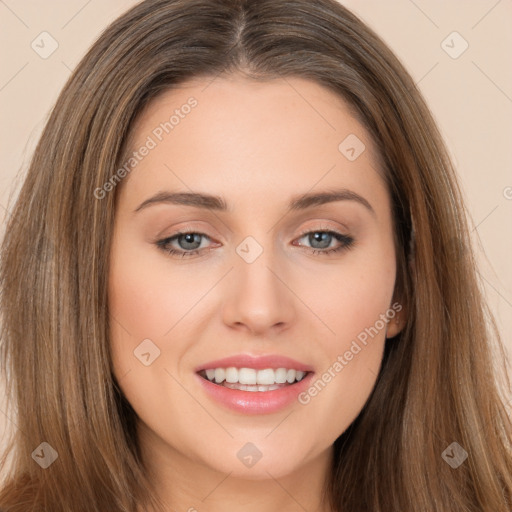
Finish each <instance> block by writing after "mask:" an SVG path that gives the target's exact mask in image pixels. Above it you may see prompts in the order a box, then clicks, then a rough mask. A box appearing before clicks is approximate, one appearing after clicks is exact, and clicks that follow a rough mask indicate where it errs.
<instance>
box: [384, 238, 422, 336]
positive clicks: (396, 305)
mask: <svg viewBox="0 0 512 512" xmlns="http://www.w3.org/2000/svg"><path fill="white" fill-rule="evenodd" d="M407 263H408V265H409V269H410V271H411V273H412V275H414V273H415V270H416V265H415V263H414V246H412V254H410V255H409V258H408V261H407ZM389 312H390V315H389V321H388V325H387V327H386V338H394V337H395V336H396V335H397V334H400V333H401V332H402V330H403V329H404V328H405V326H406V325H407V319H408V317H409V312H408V305H407V304H406V301H405V300H404V299H403V298H402V297H401V296H398V295H397V293H396V289H395V293H394V294H393V300H392V301H391V307H390V309H389ZM393 312H394V313H395V314H394V316H393V317H391V314H392V313H393Z"/></svg>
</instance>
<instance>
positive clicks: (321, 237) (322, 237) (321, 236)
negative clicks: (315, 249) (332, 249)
mask: <svg viewBox="0 0 512 512" xmlns="http://www.w3.org/2000/svg"><path fill="white" fill-rule="evenodd" d="M331 237H332V235H330V234H329V233H325V232H320V231H317V232H316V233H313V238H314V239H315V241H316V242H322V245H321V247H319V248H320V249H325V248H326V247H329V245H330V242H331V240H330V239H331ZM326 241H327V243H325V242H326ZM312 245H313V244H312Z"/></svg>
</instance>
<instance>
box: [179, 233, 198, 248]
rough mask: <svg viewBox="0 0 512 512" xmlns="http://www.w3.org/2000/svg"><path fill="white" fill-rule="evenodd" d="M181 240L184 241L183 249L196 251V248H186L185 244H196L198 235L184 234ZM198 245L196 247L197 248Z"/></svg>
mask: <svg viewBox="0 0 512 512" xmlns="http://www.w3.org/2000/svg"><path fill="white" fill-rule="evenodd" d="M183 238H184V239H185V242H184V244H183V245H184V247H183V249H197V247H187V244H192V245H194V243H196V244H197V243H198V239H199V238H200V237H199V235H198V234H196V233H186V234H185V235H183ZM199 245H201V241H200V240H199ZM199 245H198V247H199Z"/></svg>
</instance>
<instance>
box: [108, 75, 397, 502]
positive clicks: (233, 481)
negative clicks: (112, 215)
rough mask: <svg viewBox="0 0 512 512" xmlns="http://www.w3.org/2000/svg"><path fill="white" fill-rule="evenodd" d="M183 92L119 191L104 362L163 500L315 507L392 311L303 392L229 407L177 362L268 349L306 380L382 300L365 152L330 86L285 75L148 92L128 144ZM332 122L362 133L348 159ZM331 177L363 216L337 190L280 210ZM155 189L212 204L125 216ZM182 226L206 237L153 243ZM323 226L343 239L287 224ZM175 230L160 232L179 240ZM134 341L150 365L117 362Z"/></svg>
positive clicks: (386, 210)
mask: <svg viewBox="0 0 512 512" xmlns="http://www.w3.org/2000/svg"><path fill="white" fill-rule="evenodd" d="M191 96H193V97H194V98H195V99H196V100H197V102H198V104H197V106H196V107H195V108H194V109H192V110H191V112H190V113H189V114H188V115H187V116H185V117H184V118H183V119H180V122H179V124H178V125H177V126H175V127H174V129H173V130H172V132H170V133H169V134H167V135H165V136H164V137H163V139H162V141H161V142H158V144H157V146H156V147H155V148H154V149H152V150H151V151H150V152H149V154H148V155H147V156H145V157H144V158H143V159H142V160H141V161H140V162H139V163H138V164H137V165H136V166H135V167H134V169H133V170H132V171H131V173H130V174H129V175H128V177H126V178H125V179H124V181H123V182H122V184H121V185H120V189H119V190H118V193H119V196H118V202H117V210H116V221H115V230H114V240H113V244H112V249H111V268H110V275H109V305H110V312H111V315H112V317H113V322H112V333H111V334H112V354H113V363H114V373H115V375H116V377H117V379H118V382H119V384H120V387H121V389H122V390H123V392H124V394H125V395H126V397H127V399H128V401H129V402H130V403H131V405H132V406H133V408H134V410H135V411H136V413H137V415H138V418H139V425H138V427H139V438H140V443H141V447H142V453H143V456H144V459H145V461H146V463H147V465H148V467H149V470H150V472H151V475H152V477H153V481H154V482H155V486H156V488H157V489H158V493H159V495H160V496H161V497H162V498H163V499H164V500H165V502H166V503H167V504H168V505H169V510H180V511H182V510H183V511H185V510H194V509H196V510H200V511H208V512H220V511H225V510H235V509H241V510H244V511H247V512H253V511H254V512H256V511H258V512H261V511H262V510H265V511H268V512H272V511H275V512H277V511H290V512H291V511H302V510H304V509H306V510H309V511H327V510H329V508H328V507H327V505H326V504H323V503H322V502H321V491H322V485H323V483H324V482H325V479H326V478H327V475H328V474H329V470H330V462H331V457H332V444H333V442H334V441H335V439H336V438H337V437H338V436H339V435H340V434H341V433H343V432H344V431H345V429H346V428H347V427H348V426H349V425H350V424H351V423H352V422H353V420H354V419H355V418H356V417H357V415H358V414H359V412H360V411H361V409H362V408H363V406H364V404H365V402H366V400H367V399H368V397H369V395H370V393H371V391H372V389H373V387H374V384H375V381H376V377H377V375H378V372H379V369H380V365H381V361H382V355H383V349H384V344H385V343H386V338H392V337H393V336H395V335H396V334H397V333H398V332H399V330H400V329H401V327H402V326H403V321H404V320H405V319H404V318H403V317H404V313H405V310H403V311H402V313H401V316H400V322H399V323H396V322H395V320H393V321H390V322H389V323H387V324H386V325H385V327H384V328H383V329H381V330H379V332H378V335H375V336H374V337H373V338H370V339H369V343H368V344H367V345H366V346H365V347H364V348H363V349H362V350H361V351H360V352H359V353H358V354H357V355H356V356H354V357H353V359H352V360H351V361H350V362H348V363H347V364H346V366H344V368H343V370H342V371H339V372H338V373H336V376H335V378H332V380H331V382H329V383H328V384H327V385H326V386H325V387H324V389H323V390H322V391H321V392H320V393H318V394H317V396H315V397H313V398H311V400H310V401H309V403H307V405H302V404H300V403H298V402H293V404H292V405H291V406H289V407H287V408H286V409H284V410H281V411H279V412H276V413H268V414H260V415H247V414H243V413H239V412H235V411H232V410H229V409H227V408H225V407H223V406H222V405H219V404H218V403H216V402H214V401H213V400H212V399H211V398H210V397H209V396H207V395H206V394H205V392H204V391H203V390H202V388H201V386H199V384H198V383H197V382H196V379H195V375H194V368H196V367H197V366H198V365H200V364H202V363H205V362H208V361H211V360H214V359H218V358H222V357H226V356H230V355H234V354H240V353H247V354H251V355H262V354H280V355H285V356H289V357H292V358H294V359H297V360H299V361H301V362H303V363H306V364H310V365H312V366H313V368H314V370H315V373H316V374H317V375H316V376H321V375H322V373H323V372H324V371H326V370H327V369H328V368H329V367H332V366H333V363H334V362H335V361H336V360H337V358H338V356H339V355H343V354H344V353H345V352H346V351H347V350H348V349H349V348H350V346H351V343H352V342H353V340H355V339H356V337H357V336H358V334H360V333H361V332H362V331H364V329H365V328H369V327H370V326H374V325H375V324H376V321H377V320H378V319H379V317H380V315H383V314H385V312H386V311H387V310H389V309H390V308H391V305H392V303H394V297H393V293H394V285H395V277H396V265H395V248H394V244H393V228H392V218H391V206H390V197H389V193H388V191H387V189H386V186H385V183H384V180H383V178H382V176H381V174H380V170H379V162H378V156H377V154H376V151H375V149H374V146H373V144H372V141H371V140H370V138H369V136H368V134H367V132H366V130H365V129H364V128H363V126H362V125H361V124H360V123H359V122H358V121H357V120H356V119H355V117H354V116H353V115H352V114H351V111H350V109H349V107H348V106H347V104H346V103H345V102H344V101H343V100H342V99H340V98H339V97H338V96H336V95H335V94H334V93H332V92H330V91H329V90H327V89H325V88H323V87H322V86H320V85H317V84H316V83H314V82H311V81H308V80H305V79H299V78H293V79H292V78H287V79H286V80H282V79H276V80H272V81H267V82H264V83H257V82H255V81H250V80H248V79H246V78H243V77H241V76H238V75H230V76H223V77H217V78H216V79H215V80H213V81H212V79H211V78H210V79H202V80H196V81H194V82H188V83H187V84H184V85H182V86H180V88H179V89H175V90H173V91H169V92H166V93H164V94H163V95H162V96H160V97H159V98H157V99H156V100H154V101H153V102H152V103H151V104H150V105H149V107H148V108H147V109H146V110H145V112H144V113H143V115H142V116H141V117H140V118H139V120H138V122H137V123H136V125H135V126H134V129H133V131H132V137H131V147H132V148H133V149H134V150H135V149H137V148H140V146H142V145H143V144H144V142H145V141H146V140H147V137H148V135H151V134H152V132H153V130H154V129H155V127H157V126H158V125H159V124H160V123H161V122H163V121H165V120H167V119H168V118H169V116H170V113H172V112H173V111H174V110H175V109H176V108H180V106H181V105H183V104H185V103H186V102H187V100H188V99H189V98H190V97H191ZM349 134H356V135H357V137H358V138H359V139H360V140H361V141H363V142H364V144H365V146H366V149H365V151H363V153H362V154H361V155H360V156H359V157H358V158H357V159H356V160H355V161H349V160H348V159H347V158H346V157H345V156H344V155H343V154H342V153H341V152H340V151H339V149H338V146H339V144H340V142H341V141H343V140H344V139H345V137H347V135H349ZM153 138H155V137H153ZM155 140H156V139H155ZM331 188H346V189H349V190H351V191H353V192H356V193H357V194H359V195H361V196H362V197H364V198H365V199H366V200H367V201H368V202H369V203H370V205H371V207H372V208H373V210H374V213H372V212H370V211H369V210H368V209H367V208H366V207H365V206H363V205H362V204H360V203H359V202H357V201H354V200H343V201H337V202H332V203H328V204H324V205H321V206H314V207H312V208H309V209H307V210H304V211H292V212H287V208H286V207H287V204H288V202H289V200H290V199H291V198H292V197H293V196H296V195H300V194H304V193H308V192H319V191H324V190H328V189H331ZM161 191H172V192H190V191H197V192H202V193H209V194H215V195H219V196H222V197H223V198H224V200H225V201H226V202H227V204H228V206H229V210H228V211H227V212H219V211H214V210H208V209H200V208H197V207H192V206H184V205H173V204H165V203H159V204H153V205H151V206H148V207H146V208H143V209H142V210H140V211H139V212H136V213H134V210H136V209H137V207H138V206H139V205H140V204H141V203H142V202H143V201H145V200H146V199H148V198H149V197H151V196H153V195H155V194H156V193H157V192H161ZM185 228H188V229H190V230H193V232H196V233H202V234H205V235H206V236H205V237H203V238H201V237H199V241H198V243H197V244H196V246H195V247H197V245H199V242H200V243H201V245H200V249H199V250H200V251H202V252H201V253H200V254H199V255H193V256H188V257H187V256H186V257H183V258H181V257H179V256H171V255H169V254H168V253H166V252H165V251H164V250H163V249H161V248H159V247H158V246H157V245H156V244H155V242H156V241H157V240H161V239H165V238H169V237H171V236H173V235H174V234H175V233H176V232H177V231H179V230H180V229H185ZM326 230H333V231H335V232H339V233H341V234H345V235H349V236H351V237H353V239H354V240H355V241H354V245H353V246H352V247H350V248H349V249H345V250H341V251H339V252H335V253H331V254H318V253H317V254H313V253H312V251H313V250H315V249H316V251H317V252H320V251H322V250H323V251H326V250H327V249H326V248H325V247H326V245H328V248H329V249H330V248H335V247H339V246H341V245H343V244H342V243H341V242H338V241H337V240H336V239H335V238H333V237H332V238H328V239H327V242H325V244H324V245H322V244H321V242H319V241H318V240H315V238H313V236H312V235H311V236H308V235H303V234H302V233H303V232H313V233H314V232H317V231H320V232H325V231H326ZM247 236H252V237H253V238H254V239H255V240H256V241H257V242H258V244H259V245H260V246H261V247H262V249H263V252H262V254H261V255H260V256H259V257H258V258H257V259H256V260H255V261H254V262H252V263H247V262H246V261H245V260H244V259H242V258H241V257H240V256H239V255H238V254H237V252H236V248H237V247H238V246H239V245H240V243H241V242H242V241H243V240H244V239H245V238H246V237H247ZM329 240H330V244H329ZM188 242H189V244H188V245H187V240H185V239H184V238H183V237H182V238H181V239H175V240H174V241H173V242H172V243H171V245H172V247H173V248H174V249H176V250H178V251H179V250H181V251H182V252H186V251H189V252H191V250H192V249H190V248H189V247H190V240H188ZM209 249H210V250H209ZM144 339H150V340H152V342H153V343H154V344H155V345H156V346H157V347H158V349H159V350H160V356H159V357H158V358H156V359H155V360H154V362H152V363H151V364H150V365H149V366H145V365H144V364H142V363H141V362H140V361H139V360H138V359H137V358H136V357H134V350H135V349H136V348H137V346H138V345H139V344H140V343H141V342H142V340H144ZM392 342H393V341H392V340H388V341H387V343H392ZM247 442H251V443H253V444H254V445H256V446H257V448H258V449H259V450H260V452H261V453H262V458H261V459H260V460H259V461H258V462H257V463H256V464H255V465H254V466H253V467H251V468H248V467H246V466H245V465H244V464H242V463H241V461H240V460H239V459H238V457H237V452H238V451H239V450H240V449H241V448H242V447H243V446H244V445H245V444H246V443H247Z"/></svg>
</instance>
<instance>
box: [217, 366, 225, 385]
mask: <svg viewBox="0 0 512 512" xmlns="http://www.w3.org/2000/svg"><path fill="white" fill-rule="evenodd" d="M225 378H226V370H224V368H215V382H216V383H217V384H220V383H221V382H222V381H223V380H224V379H225Z"/></svg>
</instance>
